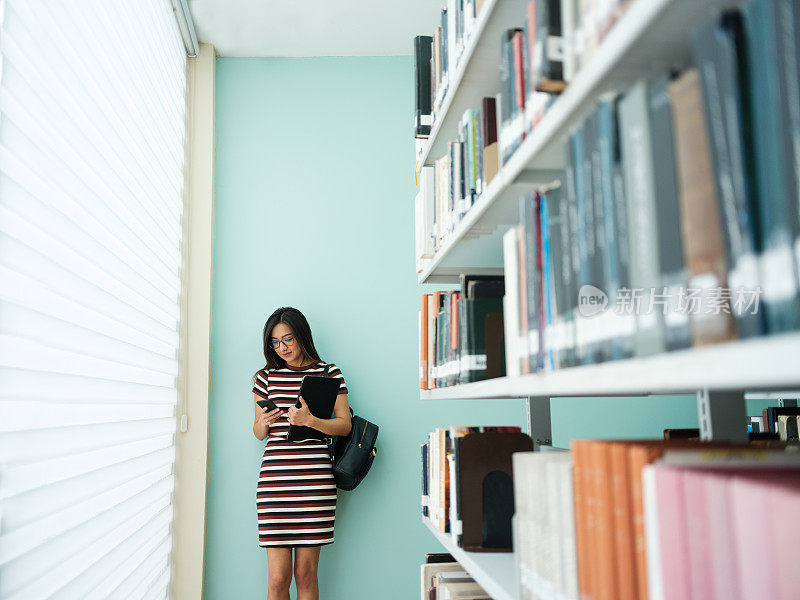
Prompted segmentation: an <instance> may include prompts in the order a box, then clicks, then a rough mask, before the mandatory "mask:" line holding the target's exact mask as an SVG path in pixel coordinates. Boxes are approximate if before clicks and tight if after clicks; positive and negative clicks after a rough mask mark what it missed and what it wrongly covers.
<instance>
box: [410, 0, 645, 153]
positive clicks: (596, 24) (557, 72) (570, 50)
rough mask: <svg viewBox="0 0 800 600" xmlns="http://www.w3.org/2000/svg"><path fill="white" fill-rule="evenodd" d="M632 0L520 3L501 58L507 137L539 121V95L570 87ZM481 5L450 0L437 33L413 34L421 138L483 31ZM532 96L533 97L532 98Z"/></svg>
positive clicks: (417, 124) (471, 0)
mask: <svg viewBox="0 0 800 600" xmlns="http://www.w3.org/2000/svg"><path fill="white" fill-rule="evenodd" d="M630 1H631V0H604V1H603V2H600V1H597V0H529V1H528V2H527V3H525V2H520V25H522V26H521V27H520V28H519V29H514V30H509V31H507V32H506V33H505V34H504V39H503V42H502V43H503V51H502V53H501V58H500V65H501V72H502V74H503V75H502V83H501V85H502V89H503V93H502V96H503V98H504V105H503V114H504V115H505V119H504V123H505V124H506V125H507V128H506V133H507V136H506V139H511V138H518V137H520V136H521V135H522V134H523V132H524V131H525V130H526V128H528V127H530V126H531V125H532V124H533V122H534V121H535V116H534V113H536V112H537V111H538V110H544V106H543V101H544V100H545V98H544V97H542V96H539V97H537V96H538V95H539V94H542V93H558V92H561V91H562V90H563V89H564V88H565V87H566V85H567V83H568V82H569V81H571V79H572V78H573V77H574V76H575V74H576V73H577V71H578V69H579V68H580V66H581V65H582V64H584V63H586V62H587V61H588V59H589V58H590V57H591V55H592V54H593V53H594V51H595V50H596V48H597V47H598V46H599V44H600V42H601V41H602V39H603V38H604V37H605V35H606V34H607V33H608V31H609V30H610V29H611V27H612V25H613V24H614V23H615V22H616V21H617V20H618V19H619V18H620V17H621V15H622V14H623V13H624V11H625V10H626V9H627V7H628V5H629V4H630ZM483 5H484V0H446V3H445V6H444V8H443V9H442V12H441V22H440V26H439V27H437V28H436V29H435V31H434V34H433V36H417V37H415V38H414V57H415V60H414V65H415V78H414V79H415V86H416V95H415V98H416V102H415V115H414V133H415V135H416V136H417V137H419V138H425V137H427V136H428V135H430V132H431V127H432V125H433V123H434V122H435V120H436V118H437V116H438V114H439V112H440V109H441V107H442V103H443V101H444V98H445V96H446V94H447V92H448V90H449V82H450V79H451V78H452V77H454V76H455V73H456V70H457V69H458V67H459V66H460V64H461V61H462V58H463V57H464V56H465V55H464V51H465V50H466V48H467V47H468V45H469V43H470V41H471V40H472V38H473V35H474V34H475V33H476V31H477V28H476V23H477V19H478V17H480V15H481V10H482V8H483ZM523 11H524V12H523ZM517 34H519V35H517ZM509 83H510V87H509V86H508V85H509ZM526 98H527V99H528V100H533V102H532V103H530V104H529V103H528V102H527V101H526ZM521 115H526V116H527V118H526V119H524V120H526V121H527V124H521V123H520V121H521V120H523V119H522V118H521ZM512 132H513V133H512Z"/></svg>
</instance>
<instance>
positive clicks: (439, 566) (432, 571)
mask: <svg viewBox="0 0 800 600" xmlns="http://www.w3.org/2000/svg"><path fill="white" fill-rule="evenodd" d="M463 570H464V568H463V567H462V566H461V565H460V564H458V563H457V562H451V563H425V564H423V565H420V586H421V589H420V600H428V590H429V589H430V588H431V587H433V578H434V577H436V575H437V574H438V573H444V572H448V571H463Z"/></svg>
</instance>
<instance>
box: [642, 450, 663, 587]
mask: <svg viewBox="0 0 800 600" xmlns="http://www.w3.org/2000/svg"><path fill="white" fill-rule="evenodd" d="M642 491H643V494H644V497H643V503H644V532H645V548H646V549H647V591H648V596H649V600H664V585H663V577H662V572H661V541H660V538H659V532H658V494H657V492H656V467H655V465H647V466H646V467H645V468H644V469H643V470H642Z"/></svg>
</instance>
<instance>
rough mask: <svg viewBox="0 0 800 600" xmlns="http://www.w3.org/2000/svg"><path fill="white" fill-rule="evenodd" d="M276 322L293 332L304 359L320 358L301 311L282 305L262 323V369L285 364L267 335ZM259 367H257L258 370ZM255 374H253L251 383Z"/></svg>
mask: <svg viewBox="0 0 800 600" xmlns="http://www.w3.org/2000/svg"><path fill="white" fill-rule="evenodd" d="M278 323H286V325H288V326H289V329H291V330H292V333H293V334H294V339H295V340H296V341H295V344H300V352H302V353H303V357H304V358H305V359H308V358H311V359H314V360H322V359H321V358H320V357H319V354H317V349H316V348H315V347H314V338H313V337H311V327H309V325H308V321H307V320H306V318H305V316H304V315H303V313H301V312H300V311H299V310H297V309H296V308H292V307H291V306H283V307H281V308H278V309H276V310H275V312H273V313H272V314H271V315H270V316H269V319H267V322H266V323H265V324H264V336H263V338H264V358H265V359H266V361H267V364H266V366H264V367H262V368H263V369H265V370H266V369H282V368H284V367H285V366H286V361H285V360H284V359H282V358H281V357H280V356H278V353H277V352H275V349H274V348H273V347H272V344H270V343H269V336H270V334H271V333H272V329H273V327H275V325H277V324H278ZM260 370H261V369H259V371H260ZM255 380H256V376H255V374H254V375H253V383H255Z"/></svg>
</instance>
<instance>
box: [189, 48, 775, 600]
mask: <svg viewBox="0 0 800 600" xmlns="http://www.w3.org/2000/svg"><path fill="white" fill-rule="evenodd" d="M216 89H217V97H216V111H217V112H216V161H215V169H216V172H215V211H216V212H215V226H214V234H215V242H214V279H213V308H212V359H211V361H212V364H211V367H212V368H211V388H212V397H211V423H210V457H209V461H210V469H209V487H208V523H207V537H206V573H205V576H206V579H205V597H206V599H207V600H228V599H229V598H242V599H248V600H249V599H258V598H265V597H266V574H267V565H266V553H265V550H264V549H262V548H259V547H258V536H257V527H256V513H255V487H256V477H257V473H258V467H259V463H260V459H261V454H262V452H263V445H264V444H263V442H259V441H258V440H256V439H255V437H253V434H252V422H253V397H252V394H251V392H250V390H251V387H252V386H251V383H250V381H251V380H250V377H251V375H252V374H253V372H254V371H255V370H256V369H258V368H260V367H261V366H263V355H262V353H261V352H262V351H261V331H262V328H263V325H264V322H265V320H266V318H267V317H268V316H269V314H270V313H271V312H272V311H273V310H274V309H275V308H276V307H278V306H286V305H288V306H295V307H297V308H299V309H300V310H302V311H303V312H304V313H305V314H306V316H307V317H308V319H309V322H310V324H311V327H312V331H313V333H314V338H315V342H316V345H317V349H318V350H319V351H320V354H321V356H322V358H323V359H324V360H327V361H330V362H335V363H336V364H338V365H339V366H340V367H341V369H342V372H343V373H344V376H345V378H346V380H347V383H348V388H349V389H350V396H349V397H350V401H351V403H352V405H353V406H354V407H355V409H356V410H357V411H358V412H359V413H361V414H363V415H364V416H366V417H368V418H370V419H372V420H374V421H375V422H377V423H378V424H379V425H380V426H381V433H380V437H379V442H380V443H379V447H380V454H379V455H378V458H377V460H376V461H375V466H374V468H373V471H372V472H371V473H370V475H369V477H368V478H367V479H366V480H365V481H364V483H363V484H362V485H361V486H360V487H359V488H358V489H357V490H355V491H354V492H340V496H339V506H338V510H337V515H336V532H335V537H336V542H335V543H334V544H333V545H331V546H328V547H325V548H323V549H322V554H321V562H320V583H321V598H322V600H353V599H361V598H365V599H366V598H375V597H380V598H382V599H383V600H407V599H410V598H415V597H417V594H418V589H419V588H418V585H419V583H418V577H419V563H420V562H421V559H422V557H423V554H424V553H426V552H435V551H440V549H439V548H438V547H437V544H436V543H435V541H434V539H433V537H432V536H431V535H430V533H428V531H427V530H426V529H425V528H424V527H423V525H422V524H421V522H420V517H419V512H420V503H419V468H420V467H419V457H418V454H419V444H420V443H421V442H422V441H423V439H424V438H425V435H426V433H427V432H428V431H430V430H431V429H432V428H434V427H437V426H445V425H450V424H473V423H485V424H520V425H521V424H523V421H524V415H525V411H524V407H523V405H522V402H521V401H519V400H496V401H478V400H464V401H460V402H456V401H439V402H422V401H420V399H419V393H418V391H417V382H418V380H417V377H418V370H417V364H418V363H417V310H418V304H419V298H420V294H421V293H424V292H429V291H433V290H435V289H442V288H441V287H437V286H420V285H418V284H417V283H416V274H415V273H414V257H413V253H414V241H413V239H414V227H413V196H414V193H415V189H414V181H413V152H414V148H413V139H412V137H411V115H412V102H413V96H412V61H411V59H410V58H408V57H395V58H316V59H241V58H234V59H219V60H218V61H217V82H216ZM754 410H755V412H752V414H759V412H758V410H760V408H759V409H758V410H756V407H754ZM552 420H553V432H554V443H555V445H557V446H562V447H567V446H568V445H569V441H570V439H571V438H574V437H642V436H648V437H660V436H661V431H662V430H663V429H664V428H665V427H696V426H697V413H696V408H695V403H694V399H693V398H692V397H687V396H671V397H652V398H648V399H645V400H642V399H636V398H622V399H620V398H600V399H585V398H584V399H580V398H575V399H568V398H564V399H558V400H556V401H554V402H553V403H552ZM377 590H380V592H379V593H377V592H376V591H377ZM376 593H377V595H376Z"/></svg>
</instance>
